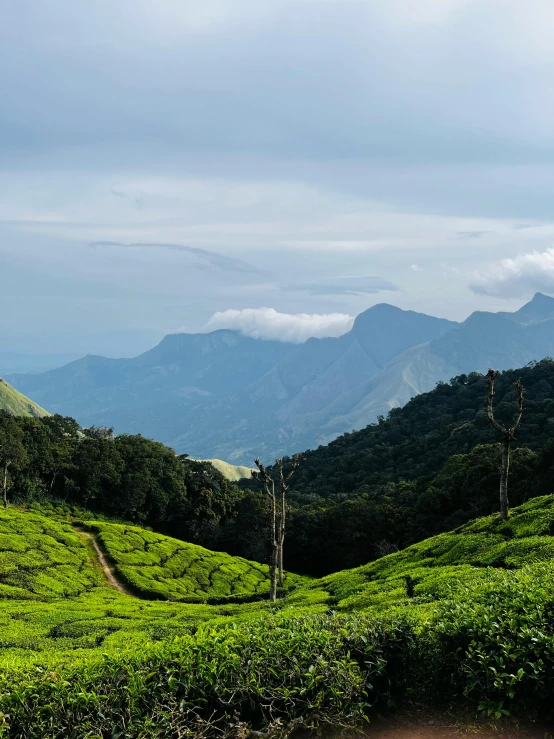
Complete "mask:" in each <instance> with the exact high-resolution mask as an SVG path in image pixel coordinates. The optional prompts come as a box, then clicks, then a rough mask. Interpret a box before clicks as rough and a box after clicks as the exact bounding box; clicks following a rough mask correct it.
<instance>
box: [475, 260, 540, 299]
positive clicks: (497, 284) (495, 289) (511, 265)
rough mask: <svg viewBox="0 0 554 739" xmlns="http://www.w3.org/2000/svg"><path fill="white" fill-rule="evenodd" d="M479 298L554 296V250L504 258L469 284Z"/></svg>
mask: <svg viewBox="0 0 554 739" xmlns="http://www.w3.org/2000/svg"><path fill="white" fill-rule="evenodd" d="M469 287H470V289H471V290H472V291H473V292H474V293H477V294H478V295H492V296H494V297H498V298H515V297H525V296H527V295H529V294H533V293H535V292H537V291H543V292H547V293H554V248H550V249H547V250H546V251H543V252H538V251H534V252H530V253H529V254H520V255H519V256H517V257H514V258H513V259H502V260H501V261H500V262H497V263H496V264H493V265H490V267H489V268H488V269H486V270H484V271H483V272H478V273H477V274H476V276H475V280H474V281H473V282H472V283H471V284H470V285H469Z"/></svg>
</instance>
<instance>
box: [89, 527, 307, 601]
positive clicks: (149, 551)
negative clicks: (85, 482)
mask: <svg viewBox="0 0 554 739" xmlns="http://www.w3.org/2000/svg"><path fill="white" fill-rule="evenodd" d="M86 525H87V528H88V529H90V530H92V531H94V532H96V533H97V534H98V538H99V541H100V542H101V544H102V546H103V547H104V549H105V550H106V552H107V554H108V556H109V557H110V559H111V560H112V561H113V562H114V564H115V568H116V572H117V573H118V574H119V575H120V576H121V578H122V579H123V581H124V582H125V583H126V584H127V585H129V586H130V587H131V588H133V590H135V591H136V592H138V593H139V594H141V595H143V596H148V597H154V598H157V597H159V598H163V599H167V600H188V601H190V600H194V599H196V600H206V599H213V598H216V599H221V600H226V599H229V600H231V599H233V598H235V597H237V598H241V597H249V596H264V595H265V596H267V594H268V592H269V567H268V566H267V565H263V564H259V563H258V562H250V561H248V560H246V559H242V558H241V557H231V556H230V555H229V554H225V553H224V552H212V551H210V550H209V549H204V547H200V546H198V545H196V544H187V543H185V542H183V541H179V540H177V539H172V538H170V537H167V536H160V535H159V534H155V533H153V532H151V531H146V530H145V529H141V528H139V527H137V526H124V525H121V524H113V523H105V522H87V523H86ZM301 581H302V578H300V577H299V576H298V575H293V574H288V575H287V586H288V587H291V586H292V585H293V584H297V583H299V582H301Z"/></svg>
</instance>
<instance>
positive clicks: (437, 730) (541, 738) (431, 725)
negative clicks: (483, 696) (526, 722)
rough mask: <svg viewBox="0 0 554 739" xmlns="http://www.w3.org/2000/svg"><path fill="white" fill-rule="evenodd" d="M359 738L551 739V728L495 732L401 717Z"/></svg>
mask: <svg viewBox="0 0 554 739" xmlns="http://www.w3.org/2000/svg"><path fill="white" fill-rule="evenodd" d="M363 736H364V738H367V739H463V738H464V737H465V739H553V737H554V728H550V729H548V728H545V727H538V726H537V727H533V726H530V727H512V726H510V727H506V728H499V729H498V730H497V731H495V730H494V729H491V728H489V727H485V726H479V725H478V724H471V725H458V724H455V723H451V722H449V721H445V720H436V721H435V720H430V721H425V720H418V719H411V720H410V719H408V718H405V719H399V720H383V721H377V722H375V723H374V724H372V725H370V726H369V727H368V728H367V729H366V730H365V731H364V732H363Z"/></svg>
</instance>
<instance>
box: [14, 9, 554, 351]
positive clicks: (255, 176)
mask: <svg viewBox="0 0 554 739" xmlns="http://www.w3.org/2000/svg"><path fill="white" fill-rule="evenodd" d="M2 16H3V19H2V24H1V27H0V85H1V89H2V116H1V118H0V192H1V193H2V196H1V197H0V284H1V290H0V310H1V311H2V316H3V320H2V322H1V324H0V351H8V352H9V351H13V352H30V353H33V352H35V353H41V352H48V353H55V352H75V353H87V352H91V353H105V354H109V355H111V356H127V355H132V354H135V353H138V352H139V351H142V350H145V349H146V348H148V347H149V346H151V345H153V344H154V343H155V342H156V341H157V340H158V339H159V338H161V337H162V336H163V335H164V334H166V333H169V332H173V331H179V330H183V331H205V330H210V329H213V328H221V327H231V328H238V329H242V330H244V331H245V332H246V333H249V334H250V335H255V336H258V337H260V338H277V339H283V340H292V341H302V340H304V339H305V338H306V336H309V335H338V334H340V333H341V332H343V331H345V330H347V329H348V327H349V326H350V325H351V323H352V318H353V317H354V316H355V315H357V314H358V313H360V312H361V311H363V310H365V309H367V308H369V307H370V306H371V305H373V304H375V303H380V302H389V303H393V304H394V305H397V306H399V307H401V308H404V309H413V310H418V311H423V312H426V313H430V314H433V315H438V316H444V317H447V318H451V319H456V320H463V319H464V318H466V317H467V315H469V314H470V313H471V312H472V311H474V310H495V311H496V310H513V309H517V308H518V307H519V306H520V305H521V304H523V303H524V302H525V301H526V300H528V299H529V298H530V297H532V295H533V293H534V292H536V291H537V290H539V291H541V292H545V293H551V294H554V198H553V195H552V194H553V193H554V125H553V124H554V44H552V37H553V33H554V8H553V6H552V2H551V0H528V2H527V3H522V2H521V1H520V0H417V2H414V1H413V0H387V2H382V0H266V1H265V2H260V1H259V0H203V1H202V2H201V3H199V2H196V1H195V2H189V0H156V2H155V3H153V2H151V0H118V2H117V3H113V2H108V0H90V2H87V3H75V2H73V1H72V0H18V2H17V3H5V4H4V6H3V8H2Z"/></svg>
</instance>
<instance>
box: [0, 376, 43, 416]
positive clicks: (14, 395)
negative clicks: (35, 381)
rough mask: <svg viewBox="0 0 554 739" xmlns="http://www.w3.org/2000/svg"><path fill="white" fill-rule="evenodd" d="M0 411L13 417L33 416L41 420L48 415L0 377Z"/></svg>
mask: <svg viewBox="0 0 554 739" xmlns="http://www.w3.org/2000/svg"><path fill="white" fill-rule="evenodd" d="M0 410H5V411H8V412H9V413H13V415H14V416H33V417H35V418H42V417H43V416H48V415H49V413H48V412H47V411H45V410H44V408H41V407H40V405H37V404H36V403H33V401H32V400H29V398H27V397H26V396H25V395H23V394H22V393H20V392H19V391H18V390H16V389H15V388H14V387H12V386H11V385H10V384H8V383H7V382H6V381H5V380H3V379H2V378H1V377H0Z"/></svg>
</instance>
